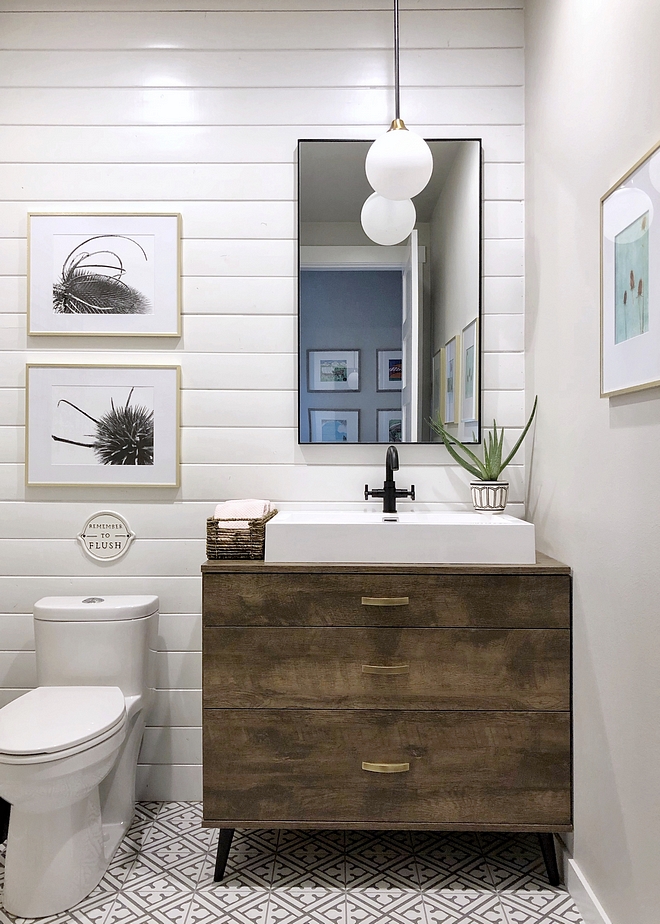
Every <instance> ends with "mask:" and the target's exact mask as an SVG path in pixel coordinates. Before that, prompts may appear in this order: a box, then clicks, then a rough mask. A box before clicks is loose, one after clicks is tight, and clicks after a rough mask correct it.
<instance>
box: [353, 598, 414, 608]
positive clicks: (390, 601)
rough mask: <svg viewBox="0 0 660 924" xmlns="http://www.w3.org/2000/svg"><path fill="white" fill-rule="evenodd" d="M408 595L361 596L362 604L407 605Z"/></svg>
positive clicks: (408, 601)
mask: <svg viewBox="0 0 660 924" xmlns="http://www.w3.org/2000/svg"><path fill="white" fill-rule="evenodd" d="M409 603H410V597H362V606H408V604H409Z"/></svg>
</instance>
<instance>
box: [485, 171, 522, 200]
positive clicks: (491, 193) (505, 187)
mask: <svg viewBox="0 0 660 924" xmlns="http://www.w3.org/2000/svg"><path fill="white" fill-rule="evenodd" d="M484 197H485V198H486V199H517V200H520V201H522V199H524V197H525V170H524V167H523V165H522V164H490V165H489V166H488V167H487V168H484Z"/></svg>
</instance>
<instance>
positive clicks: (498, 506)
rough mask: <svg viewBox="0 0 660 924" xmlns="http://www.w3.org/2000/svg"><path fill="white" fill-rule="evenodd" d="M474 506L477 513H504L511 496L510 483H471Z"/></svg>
mask: <svg viewBox="0 0 660 924" xmlns="http://www.w3.org/2000/svg"><path fill="white" fill-rule="evenodd" d="M470 489H471V491H472V504H473V506H474V509H475V510H476V511H477V513H502V512H503V511H504V508H505V507H506V502H507V498H508V495H509V482H508V481H471V482H470Z"/></svg>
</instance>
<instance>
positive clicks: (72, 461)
mask: <svg viewBox="0 0 660 924" xmlns="http://www.w3.org/2000/svg"><path fill="white" fill-rule="evenodd" d="M180 417H181V367H180V366H162V365H154V366H145V365H124V364H117V365H111V364H101V363H99V364H95V363H84V364H83V363H81V364H75V363H69V364H57V363H28V364H27V366H26V383H25V460H26V461H25V483H26V485H28V486H42V487H43V486H54V485H57V486H64V485H68V486H75V487H81V486H104V487H122V488H124V487H132V488H133V487H154V488H163V487H168V488H176V487H178V486H179V484H180V459H181V447H180V433H181V428H180Z"/></svg>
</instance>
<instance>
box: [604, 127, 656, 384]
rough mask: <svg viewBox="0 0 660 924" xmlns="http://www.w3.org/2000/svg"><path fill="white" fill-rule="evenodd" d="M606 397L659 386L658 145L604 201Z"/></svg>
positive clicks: (616, 184)
mask: <svg viewBox="0 0 660 924" xmlns="http://www.w3.org/2000/svg"><path fill="white" fill-rule="evenodd" d="M600 327H601V354H600V355H601V384H600V393H601V396H602V397H610V396H612V395H621V394H626V393H627V392H631V391H638V390H639V389H642V388H652V387H653V386H655V385H660V144H658V145H656V146H655V147H654V148H653V149H652V150H651V151H649V152H648V154H645V155H644V157H643V158H642V159H641V160H640V161H638V162H637V163H636V164H635V165H634V167H632V168H631V169H630V170H629V171H628V173H626V175H625V176H623V177H622V178H621V179H620V180H619V181H618V182H617V183H615V185H614V186H612V188H611V189H610V190H608V192H606V193H605V195H604V196H603V197H602V199H601V325H600Z"/></svg>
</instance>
